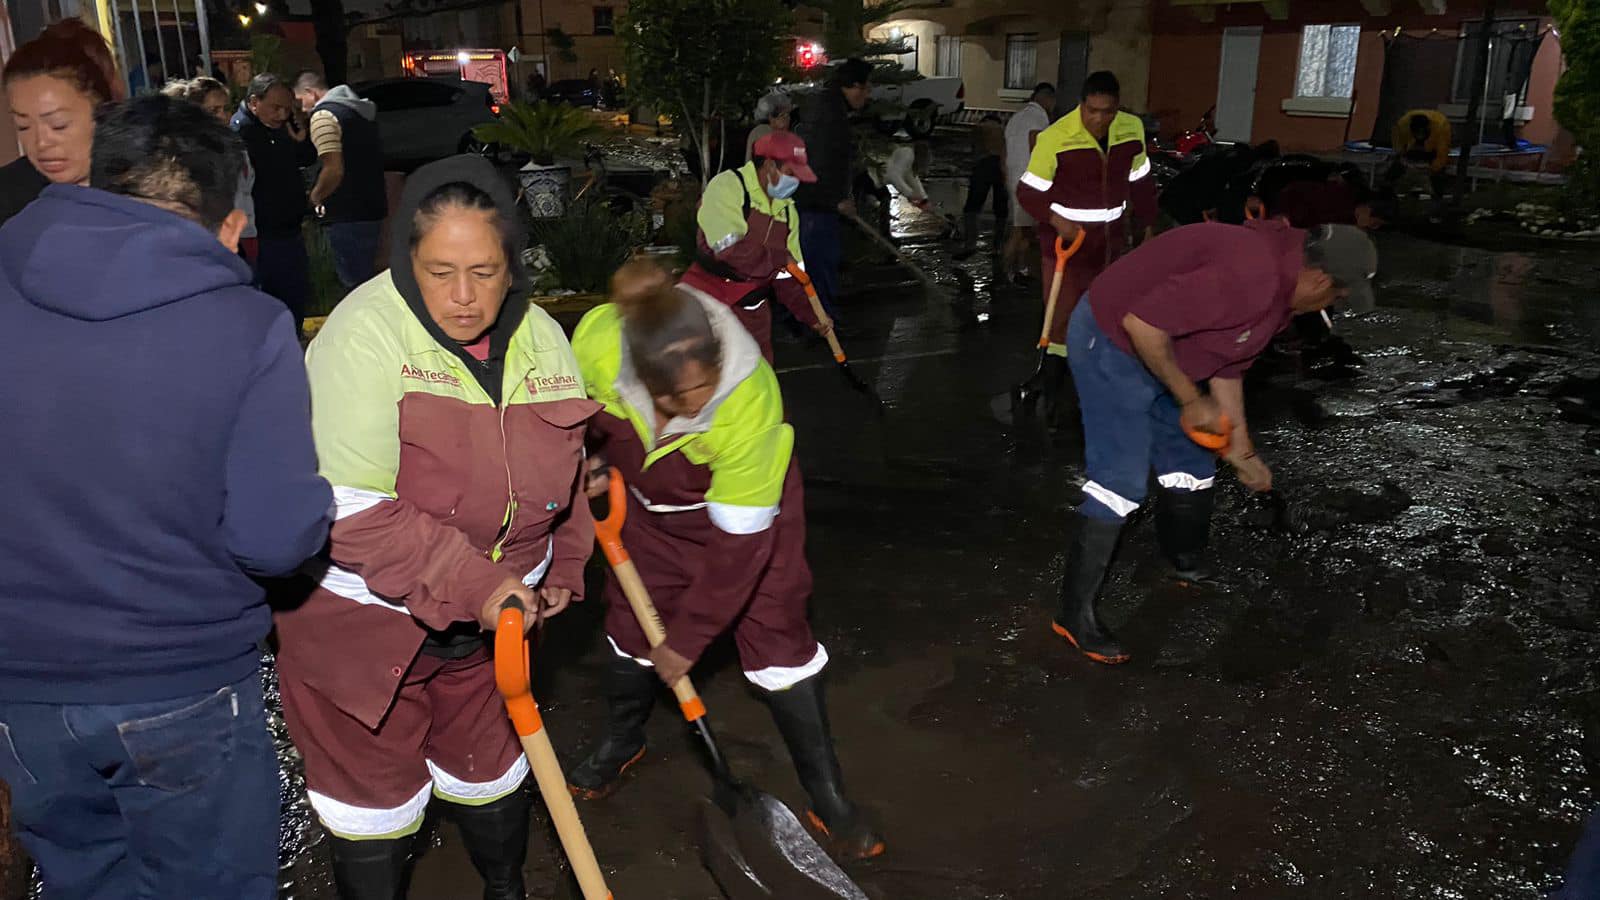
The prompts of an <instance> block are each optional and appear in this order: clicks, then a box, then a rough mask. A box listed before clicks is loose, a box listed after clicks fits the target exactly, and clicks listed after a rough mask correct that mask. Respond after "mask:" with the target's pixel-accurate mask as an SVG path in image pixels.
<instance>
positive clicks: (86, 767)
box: [0, 674, 279, 900]
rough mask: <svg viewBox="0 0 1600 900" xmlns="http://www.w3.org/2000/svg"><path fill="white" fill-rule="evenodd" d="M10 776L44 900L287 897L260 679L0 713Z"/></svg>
mask: <svg viewBox="0 0 1600 900" xmlns="http://www.w3.org/2000/svg"><path fill="white" fill-rule="evenodd" d="M0 779H4V781H5V782H6V784H7V785H8V786H9V787H10V788H11V812H12V816H13V818H14V819H15V823H16V828H17V837H18V838H20V839H21V841H22V845H23V846H24V847H25V848H27V851H28V853H29V854H30V855H31V856H32V857H33V859H34V862H36V863H38V865H39V871H40V873H41V874H42V875H43V877H44V896H45V898H46V900H127V898H132V897H150V898H156V897H161V898H174V900H176V898H180V897H182V898H195V900H275V898H276V897H277V896H278V883H277V874H278V807H279V800H278V763H277V757H276V754H275V753H274V751H273V747H272V738H271V736H270V735H269V734H268V732H267V718H266V710H265V707H264V706H263V703H262V697H261V676H260V675H257V674H252V675H251V676H250V677H249V678H246V679H245V680H243V681H240V682H238V683H237V684H232V685H228V686H227V687H223V688H221V689H219V690H216V691H208V692H206V693H204V694H197V695H194V696H189V697H180V698H178V699H175V700H161V701H156V702H152V703H124V704H114V705H103V706H102V705H91V704H81V705H80V704H70V705H60V704H46V703H0Z"/></svg>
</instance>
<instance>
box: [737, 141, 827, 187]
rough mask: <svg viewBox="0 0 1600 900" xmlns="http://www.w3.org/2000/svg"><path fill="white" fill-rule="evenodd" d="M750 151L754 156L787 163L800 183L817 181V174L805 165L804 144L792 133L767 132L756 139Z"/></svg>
mask: <svg viewBox="0 0 1600 900" xmlns="http://www.w3.org/2000/svg"><path fill="white" fill-rule="evenodd" d="M751 151H752V152H753V153H755V155H756V156H764V157H766V158H767V159H773V160H777V161H778V162H780V163H788V164H789V168H790V171H792V172H794V177H796V178H798V179H800V180H801V181H804V182H806V183H808V184H809V183H811V182H813V181H816V180H817V173H815V172H813V171H811V167H810V166H808V165H806V142H805V141H802V140H800V136H799V135H797V134H795V133H794V132H792V131H769V132H767V133H766V134H763V135H762V136H761V137H759V138H757V139H756V145H755V146H754V147H752V148H751Z"/></svg>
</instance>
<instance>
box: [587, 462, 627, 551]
mask: <svg viewBox="0 0 1600 900" xmlns="http://www.w3.org/2000/svg"><path fill="white" fill-rule="evenodd" d="M607 472H608V473H609V475H610V485H609V486H608V487H607V488H606V502H607V504H608V505H609V506H610V507H611V509H609V510H608V511H607V512H606V517H605V518H604V519H596V520H595V523H594V537H595V540H597V541H599V542H600V551H601V552H602V553H604V554H605V555H606V562H608V563H610V564H611V565H612V566H613V567H615V566H620V565H622V564H623V563H625V562H627V561H628V548H626V547H624V546H622V526H623V524H624V523H625V522H627V521H628V487H627V485H625V484H623V483H622V473H621V472H619V471H617V467H616V466H611V467H610V468H609V469H608V470H607Z"/></svg>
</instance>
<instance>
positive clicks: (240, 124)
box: [233, 73, 316, 331]
mask: <svg viewBox="0 0 1600 900" xmlns="http://www.w3.org/2000/svg"><path fill="white" fill-rule="evenodd" d="M294 110H295V106H294V94H292V93H290V91H289V87H288V85H286V84H284V83H283V81H282V80H280V79H279V78H278V76H276V75H273V74H271V73H265V74H261V75H257V76H256V77H254V78H252V79H250V86H249V87H248V88H247V89H246V90H245V98H244V102H243V103H242V104H240V106H239V109H238V111H237V112H235V113H234V114H233V128H234V130H235V131H237V132H239V137H240V138H241V139H243V140H244V146H245V150H246V151H247V152H248V153H249V156H250V167H251V168H252V169H254V170H255V173H256V184H255V190H254V196H255V204H256V242H257V247H258V254H259V255H258V256H257V259H256V283H257V284H258V285H260V287H261V289H262V290H263V291H266V292H267V293H269V294H271V295H272V296H274V297H277V298H278V299H279V300H282V301H283V304H284V305H285V306H287V307H289V311H290V312H292V313H294V321H295V328H296V330H297V331H298V329H299V327H300V323H301V321H302V320H303V319H304V318H305V310H306V303H307V301H308V300H309V299H310V295H311V261H310V259H309V257H307V255H306V243H305V238H304V236H303V235H302V234H301V231H300V225H301V222H302V221H303V220H304V219H305V216H306V189H305V183H304V182H303V181H302V180H301V178H300V169H301V167H303V166H309V165H311V164H312V163H313V162H315V161H316V154H315V152H314V151H313V149H312V145H311V143H310V142H309V141H307V140H306V131H305V128H304V127H302V126H301V125H300V123H299V122H297V121H295V117H294Z"/></svg>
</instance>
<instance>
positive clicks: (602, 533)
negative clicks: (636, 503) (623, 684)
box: [594, 466, 706, 722]
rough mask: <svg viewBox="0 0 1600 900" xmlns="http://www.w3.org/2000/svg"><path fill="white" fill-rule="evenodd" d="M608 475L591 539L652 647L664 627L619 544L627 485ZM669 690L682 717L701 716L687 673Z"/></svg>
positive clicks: (658, 642) (613, 472)
mask: <svg viewBox="0 0 1600 900" xmlns="http://www.w3.org/2000/svg"><path fill="white" fill-rule="evenodd" d="M610 476H611V478H610V481H611V484H610V486H609V487H608V488H607V489H606V499H607V501H608V502H609V503H610V505H611V509H610V511H609V512H607V513H606V517H605V518H604V519H601V520H598V521H596V522H595V523H594V536H595V540H597V541H599V542H600V551H601V552H602V553H604V554H605V556H606V562H608V563H610V564H611V571H613V572H615V573H616V575H617V583H618V584H620V585H622V595H623V596H624V597H627V598H628V606H629V608H631V609H632V610H633V617H634V618H635V619H638V620H639V628H640V629H642V630H643V631H644V637H645V640H647V641H649V642H650V647H651V649H655V648H656V647H659V646H661V645H662V643H664V642H665V641H666V639H667V629H666V626H664V625H662V624H661V614H660V613H658V612H656V605H655V604H654V603H652V602H650V591H649V589H647V588H646V587H645V586H644V579H642V578H640V577H639V569H638V567H636V566H635V565H634V564H633V559H632V557H630V556H628V548H627V547H624V546H623V545H622V523H623V522H626V521H627V519H628V513H627V509H628V488H627V485H626V484H624V483H623V481H622V473H621V472H619V471H617V467H616V466H612V467H611V471H610ZM672 693H673V695H674V696H676V697H677V698H678V708H679V709H680V710H682V711H683V718H684V720H685V721H689V722H694V721H698V720H699V719H702V718H704V717H705V714H706V705H705V703H703V702H701V700H700V694H699V692H697V691H696V690H695V689H694V682H692V681H690V680H689V676H687V675H685V676H683V677H682V678H679V679H678V681H677V683H675V684H673V685H672Z"/></svg>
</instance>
